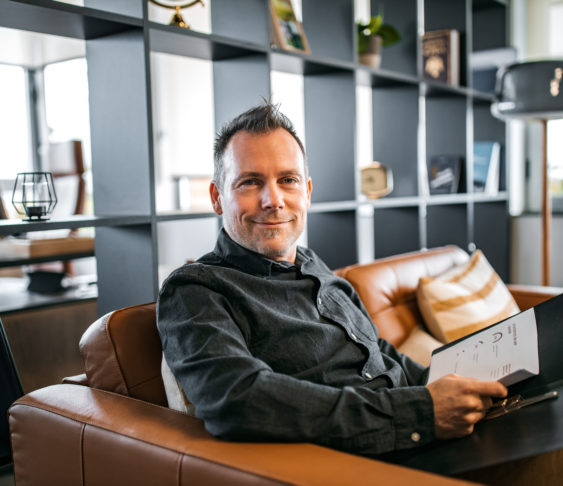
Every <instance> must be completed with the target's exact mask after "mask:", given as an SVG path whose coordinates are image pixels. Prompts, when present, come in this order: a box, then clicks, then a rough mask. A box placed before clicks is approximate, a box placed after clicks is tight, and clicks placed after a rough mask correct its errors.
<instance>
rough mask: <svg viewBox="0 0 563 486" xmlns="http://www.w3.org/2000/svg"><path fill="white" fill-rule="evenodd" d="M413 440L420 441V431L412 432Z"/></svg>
mask: <svg viewBox="0 0 563 486" xmlns="http://www.w3.org/2000/svg"><path fill="white" fill-rule="evenodd" d="M411 440H412V441H413V442H420V434H419V433H418V432H413V433H412V434H411Z"/></svg>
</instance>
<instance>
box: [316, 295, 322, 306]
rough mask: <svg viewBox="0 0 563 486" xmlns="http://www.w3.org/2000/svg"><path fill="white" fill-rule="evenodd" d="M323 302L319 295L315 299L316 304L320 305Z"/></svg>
mask: <svg viewBox="0 0 563 486" xmlns="http://www.w3.org/2000/svg"><path fill="white" fill-rule="evenodd" d="M322 304H323V301H322V300H321V298H320V297H319V298H318V299H317V305H318V306H319V307H320V306H321V305H322Z"/></svg>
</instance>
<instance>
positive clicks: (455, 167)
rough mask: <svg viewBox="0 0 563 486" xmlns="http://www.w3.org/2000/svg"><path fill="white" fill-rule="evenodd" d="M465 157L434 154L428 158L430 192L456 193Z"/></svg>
mask: <svg viewBox="0 0 563 486" xmlns="http://www.w3.org/2000/svg"><path fill="white" fill-rule="evenodd" d="M462 165H463V157H461V156H459V155H434V156H432V157H430V158H429V160H428V188H429V189H430V194H432V195H434V194H455V193H457V190H458V187H459V181H460V176H461V167H462Z"/></svg>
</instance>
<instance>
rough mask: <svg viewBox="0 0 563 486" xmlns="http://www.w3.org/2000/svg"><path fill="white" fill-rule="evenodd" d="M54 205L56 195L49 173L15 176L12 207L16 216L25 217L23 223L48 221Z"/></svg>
mask: <svg viewBox="0 0 563 486" xmlns="http://www.w3.org/2000/svg"><path fill="white" fill-rule="evenodd" d="M56 204H57V195H56V193H55V185H54V184H53V175H52V174H51V173H50V172H20V173H19V174H18V175H17V177H16V182H15V183H14V192H13V194H12V205H13V206H14V208H15V209H16V211H17V212H18V214H21V215H25V216H27V218H24V221H32V220H41V219H48V218H47V217H48V215H49V214H51V212H52V211H53V209H54V208H55V205H56Z"/></svg>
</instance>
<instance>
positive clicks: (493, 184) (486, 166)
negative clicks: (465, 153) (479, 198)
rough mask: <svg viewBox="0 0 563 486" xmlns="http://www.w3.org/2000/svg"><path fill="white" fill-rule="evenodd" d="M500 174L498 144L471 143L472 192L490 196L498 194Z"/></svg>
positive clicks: (485, 142)
mask: <svg viewBox="0 0 563 486" xmlns="http://www.w3.org/2000/svg"><path fill="white" fill-rule="evenodd" d="M499 172H500V143H499V142H487V141H475V142H474V143H473V192H483V193H485V194H488V195H490V196H494V195H495V194H498V190H499Z"/></svg>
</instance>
